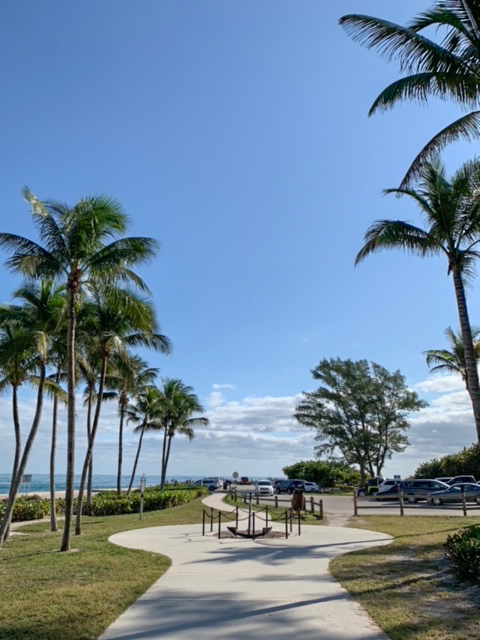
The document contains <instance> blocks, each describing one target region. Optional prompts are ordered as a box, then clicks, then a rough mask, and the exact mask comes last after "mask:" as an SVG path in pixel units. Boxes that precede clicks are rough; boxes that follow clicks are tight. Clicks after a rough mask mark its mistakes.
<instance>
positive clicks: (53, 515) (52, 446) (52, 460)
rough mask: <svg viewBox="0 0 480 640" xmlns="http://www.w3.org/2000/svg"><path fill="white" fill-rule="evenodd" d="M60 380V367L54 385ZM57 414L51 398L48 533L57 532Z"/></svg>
mask: <svg viewBox="0 0 480 640" xmlns="http://www.w3.org/2000/svg"><path fill="white" fill-rule="evenodd" d="M59 380H60V367H59V366H58V367H57V373H56V375H55V382H56V384H58V383H59ZM57 414H58V395H57V394H56V393H55V395H54V396H53V411H52V442H51V444H50V531H58V525H57V511H56V503H55V452H56V448H57Z"/></svg>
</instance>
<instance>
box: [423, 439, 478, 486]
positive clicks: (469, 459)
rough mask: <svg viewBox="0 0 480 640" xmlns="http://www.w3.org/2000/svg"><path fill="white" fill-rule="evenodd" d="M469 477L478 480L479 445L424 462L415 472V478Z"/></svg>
mask: <svg viewBox="0 0 480 640" xmlns="http://www.w3.org/2000/svg"><path fill="white" fill-rule="evenodd" d="M463 475H469V476H470V475H471V476H474V477H475V478H476V479H477V480H478V479H480V444H475V445H473V446H472V447H470V448H468V449H467V448H466V447H465V448H464V449H463V450H462V451H460V452H459V453H452V454H450V455H448V456H442V457H441V458H434V459H433V460H430V461H429V462H424V463H423V464H421V465H420V466H419V467H418V469H417V470H416V471H415V477H416V478H440V477H442V476H463Z"/></svg>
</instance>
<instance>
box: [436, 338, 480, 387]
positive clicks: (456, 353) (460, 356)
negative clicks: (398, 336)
mask: <svg viewBox="0 0 480 640" xmlns="http://www.w3.org/2000/svg"><path fill="white" fill-rule="evenodd" d="M471 332H472V340H473V350H474V353H475V359H476V361H477V366H478V362H480V340H478V339H477V338H478V336H479V335H480V329H477V328H473V327H472V328H471ZM445 336H446V338H447V340H448V341H449V342H450V351H449V350H448V349H430V350H429V351H424V353H425V355H426V356H427V366H429V367H431V366H432V364H435V366H434V367H432V368H431V369H430V373H432V372H434V371H448V373H459V374H460V375H461V376H462V380H463V381H464V383H465V388H466V389H467V391H469V386H468V378H467V365H466V363H465V349H464V348H463V341H462V336H461V334H459V333H458V334H457V333H455V331H453V329H452V328H451V327H448V328H447V329H446V330H445Z"/></svg>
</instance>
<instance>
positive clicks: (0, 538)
mask: <svg viewBox="0 0 480 640" xmlns="http://www.w3.org/2000/svg"><path fill="white" fill-rule="evenodd" d="M44 388H45V364H44V363H42V364H41V365H40V382H39V385H38V393H37V406H36V409H35V415H34V417H33V422H32V427H31V429H30V433H29V434H28V438H27V442H26V443H25V449H24V450H23V455H22V457H21V460H20V462H19V465H18V469H17V474H16V476H15V479H14V481H13V483H12V486H11V487H10V493H9V496H8V501H7V506H6V508H5V513H4V515H3V518H2V522H1V524H0V547H1V546H2V544H3V542H4V541H5V539H6V534H7V532H8V530H9V528H10V522H11V520H12V514H13V507H14V506H15V500H16V499H17V495H18V491H19V489H20V484H21V481H22V476H23V474H24V473H25V468H26V466H27V462H28V458H29V456H30V452H31V450H32V447H33V443H34V441H35V436H36V435H37V431H38V426H39V424H40V419H41V417H42V408H43V391H44Z"/></svg>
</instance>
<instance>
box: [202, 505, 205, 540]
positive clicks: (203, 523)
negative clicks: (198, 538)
mask: <svg viewBox="0 0 480 640" xmlns="http://www.w3.org/2000/svg"><path fill="white" fill-rule="evenodd" d="M202 515H203V517H202V536H204V535H205V509H204V510H203V514H202Z"/></svg>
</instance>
